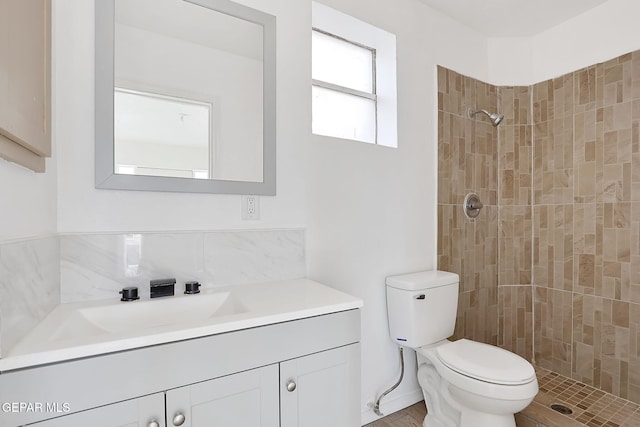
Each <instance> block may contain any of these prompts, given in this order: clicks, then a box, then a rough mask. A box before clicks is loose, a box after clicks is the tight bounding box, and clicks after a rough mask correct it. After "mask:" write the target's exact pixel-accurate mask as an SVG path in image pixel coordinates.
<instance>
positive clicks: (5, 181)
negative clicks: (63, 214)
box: [0, 153, 56, 242]
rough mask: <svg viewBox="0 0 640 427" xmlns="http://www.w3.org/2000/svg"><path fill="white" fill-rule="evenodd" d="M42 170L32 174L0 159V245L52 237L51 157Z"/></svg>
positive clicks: (53, 175)
mask: <svg viewBox="0 0 640 427" xmlns="http://www.w3.org/2000/svg"><path fill="white" fill-rule="evenodd" d="M54 156H55V153H54ZM46 167H47V172H46V173H44V174H36V173H34V172H32V171H30V170H28V169H25V168H23V167H21V166H18V165H16V164H14V163H10V162H7V161H5V160H3V159H0V200H2V201H1V202H0V242H2V241H6V240H12V239H19V238H24V237H37V236H45V235H50V234H52V233H55V231H56V160H55V157H54V158H52V159H47V164H46Z"/></svg>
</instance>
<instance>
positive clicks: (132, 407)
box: [31, 393, 165, 427]
mask: <svg viewBox="0 0 640 427" xmlns="http://www.w3.org/2000/svg"><path fill="white" fill-rule="evenodd" d="M164 419H165V418H164V393H156V394H152V395H150V396H143V397H139V398H137V399H130V400H127V401H124V402H119V403H114V404H111V405H106V406H101V407H99V408H96V409H90V410H88V411H84V412H78V413H76V414H70V415H65V416H63V417H59V418H53V419H51V420H47V421H42V422H39V423H35V424H31V425H32V426H34V427H75V426H91V427H165V423H164Z"/></svg>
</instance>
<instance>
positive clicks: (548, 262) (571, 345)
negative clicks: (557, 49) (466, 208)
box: [438, 51, 640, 403]
mask: <svg viewBox="0 0 640 427" xmlns="http://www.w3.org/2000/svg"><path fill="white" fill-rule="evenodd" d="M468 107H473V108H485V109H487V110H489V111H497V112H499V113H501V114H504V115H505V120H504V122H503V124H501V125H500V126H499V127H498V128H493V127H492V126H491V125H490V124H489V122H487V121H484V120H483V118H478V117H476V118H475V119H470V118H468V117H467V114H466V109H467V108H468ZM438 110H439V111H438V135H439V136H438V153H439V155H438V156H439V157H438V179H439V182H438V268H440V269H444V270H448V271H454V272H457V273H459V274H460V276H461V289H460V293H461V294H460V302H459V309H458V316H459V319H458V325H457V329H456V337H457V338H461V337H468V338H472V339H475V340H480V341H484V342H487V343H490V344H497V345H499V346H501V347H504V348H507V349H509V350H511V351H514V352H516V353H518V354H520V355H522V356H523V357H525V358H527V359H529V360H533V361H534V363H535V364H536V365H537V366H539V367H541V368H544V369H549V370H552V371H554V372H556V373H559V374H561V375H564V376H566V377H570V378H573V379H575V380H578V381H581V382H583V383H586V384H589V385H592V386H594V387H596V388H598V389H601V390H603V391H606V392H609V393H612V394H613V395H615V396H619V397H622V398H626V399H629V400H631V401H633V402H638V403H640V347H639V343H638V336H639V334H640V51H638V52H633V53H630V54H627V55H623V56H621V57H618V58H615V59H613V60H610V61H607V62H605V63H600V64H596V65H593V66H590V67H587V68H584V69H581V70H578V71H575V72H573V73H569V74H566V75H564V76H561V77H558V78H555V79H553V80H549V81H544V82H541V83H537V84H535V85H533V86H528V87H496V86H492V85H489V84H486V83H483V82H480V81H477V80H474V79H472V78H469V77H466V76H462V75H460V74H458V73H456V72H453V71H451V70H447V69H445V68H442V67H439V68H438ZM470 191H474V192H476V193H478V194H479V195H480V197H481V199H482V201H483V202H484V203H485V206H486V209H483V211H482V213H481V214H480V217H479V218H478V219H477V220H475V221H471V220H469V219H467V218H466V217H465V216H464V214H463V213H462V209H461V208H460V206H461V203H462V200H463V198H464V196H465V194H466V193H467V192H470Z"/></svg>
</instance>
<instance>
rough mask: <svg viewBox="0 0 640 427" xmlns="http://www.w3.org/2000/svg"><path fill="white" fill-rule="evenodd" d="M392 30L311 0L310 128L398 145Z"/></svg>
mask: <svg viewBox="0 0 640 427" xmlns="http://www.w3.org/2000/svg"><path fill="white" fill-rule="evenodd" d="M395 67H396V62H395V36H394V35H393V34H390V33H388V32H386V31H383V30H381V29H379V28H376V27H374V26H372V25H370V24H367V23H365V22H362V21H360V20H357V19H355V18H353V17H351V16H349V15H345V14H343V13H341V12H338V11H336V10H334V9H331V8H329V7H327V6H324V5H321V4H319V3H313V29H312V132H313V133H314V134H316V135H323V136H331V137H336V138H343V139H350V140H355V141H361V142H367V143H371V144H378V145H385V146H389V147H396V146H397V129H396V128H397V117H396V104H397V102H396V70H395Z"/></svg>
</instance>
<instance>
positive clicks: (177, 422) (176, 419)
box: [173, 412, 186, 426]
mask: <svg viewBox="0 0 640 427" xmlns="http://www.w3.org/2000/svg"><path fill="white" fill-rule="evenodd" d="M185 419H186V418H185V417H184V414H182V413H180V412H178V413H177V414H175V415H174V416H173V425H174V426H181V425H182V424H184V421H185Z"/></svg>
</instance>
